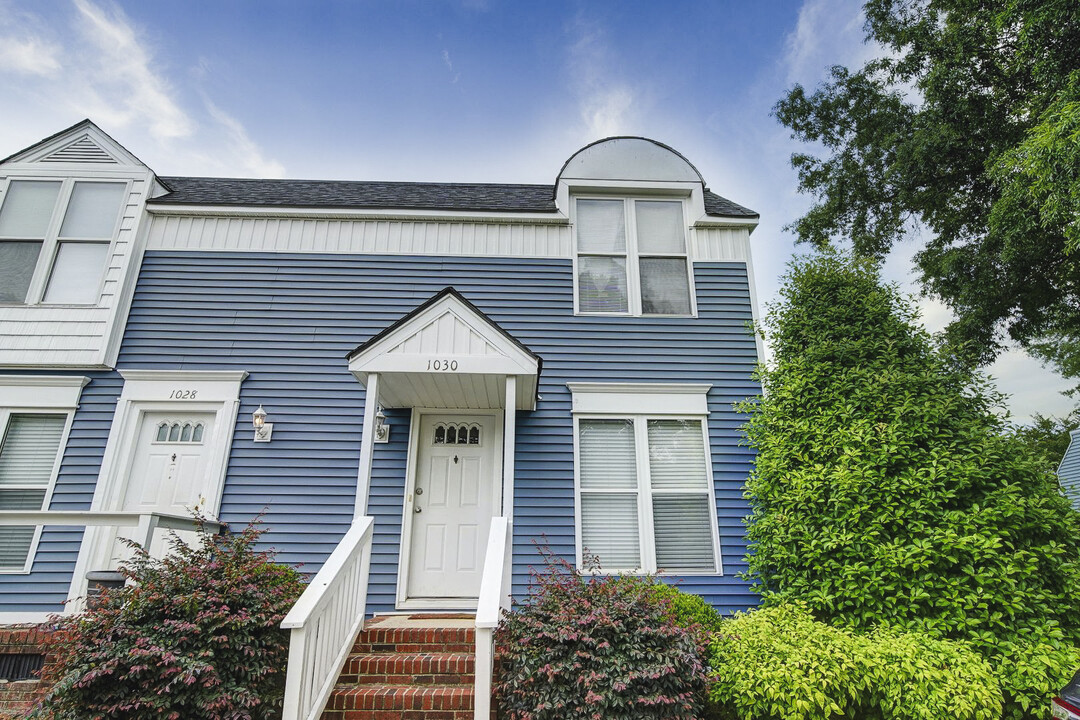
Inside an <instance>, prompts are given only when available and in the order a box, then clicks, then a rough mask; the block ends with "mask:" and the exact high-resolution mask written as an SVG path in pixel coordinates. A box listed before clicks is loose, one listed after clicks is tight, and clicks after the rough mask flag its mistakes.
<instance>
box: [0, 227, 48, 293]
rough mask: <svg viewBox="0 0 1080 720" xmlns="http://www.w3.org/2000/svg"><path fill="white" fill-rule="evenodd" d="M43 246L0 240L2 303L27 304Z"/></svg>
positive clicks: (38, 242) (39, 243) (38, 243)
mask: <svg viewBox="0 0 1080 720" xmlns="http://www.w3.org/2000/svg"><path fill="white" fill-rule="evenodd" d="M41 245H42V243H41V241H37V242H15V241H13V240H0V302H6V303H21V302H26V291H27V290H28V289H29V288H30V279H31V278H32V277H33V276H34V268H35V267H36V266H37V261H38V255H40V254H41Z"/></svg>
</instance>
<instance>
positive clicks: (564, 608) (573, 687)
mask: <svg viewBox="0 0 1080 720" xmlns="http://www.w3.org/2000/svg"><path fill="white" fill-rule="evenodd" d="M540 552H541V554H542V555H543V557H544V560H545V563H546V567H545V568H544V569H543V570H540V571H537V570H534V571H533V577H532V583H531V587H530V591H529V597H528V599H527V600H526V601H525V602H524V603H521V604H520V605H518V607H517V608H516V609H515V610H514V611H513V612H510V613H507V614H506V615H505V616H504V617H503V620H502V622H501V623H500V625H499V628H498V630H497V632H496V644H497V646H498V652H499V656H500V658H501V669H500V672H499V676H498V679H497V682H496V688H495V692H496V697H497V699H498V703H499V708H500V710H501V717H503V718H506V719H507V720H585V719H588V720H620V719H622V718H633V719H634V720H641V719H645V718H665V719H666V718H672V719H676V718H677V719H686V720H690V719H691V718H697V717H700V715H701V713H700V712H699V711H700V709H701V701H702V698H703V694H704V687H705V669H704V667H703V665H702V662H701V659H700V656H699V650H700V649H701V648H700V645H701V643H702V642H703V640H704V638H703V637H702V635H701V634H700V633H699V632H698V631H697V626H695V628H691V629H687V628H683V627H679V626H678V625H677V624H676V622H675V620H674V617H673V611H672V608H671V601H670V599H669V598H668V597H666V596H661V595H658V594H657V593H654V592H652V588H653V587H654V583H655V581H654V580H653V578H650V577H629V576H615V577H612V576H588V577H585V576H583V575H582V573H580V572H579V571H578V570H577V569H576V568H574V567H573V566H572V565H570V564H569V563H567V562H566V561H564V560H562V559H561V558H559V557H556V556H555V555H554V553H552V552H551V551H550V550H549V549H547V548H541V550H540Z"/></svg>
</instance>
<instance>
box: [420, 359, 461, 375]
mask: <svg viewBox="0 0 1080 720" xmlns="http://www.w3.org/2000/svg"><path fill="white" fill-rule="evenodd" d="M427 369H428V370H439V371H442V372H454V371H455V370H457V360H428V361H427Z"/></svg>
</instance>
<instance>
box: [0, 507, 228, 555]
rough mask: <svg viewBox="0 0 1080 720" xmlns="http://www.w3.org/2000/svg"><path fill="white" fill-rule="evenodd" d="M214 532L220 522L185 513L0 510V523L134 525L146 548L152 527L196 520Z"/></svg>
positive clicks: (191, 524) (188, 526)
mask: <svg viewBox="0 0 1080 720" xmlns="http://www.w3.org/2000/svg"><path fill="white" fill-rule="evenodd" d="M200 523H201V524H202V526H203V527H205V528H207V529H208V530H211V531H213V532H217V531H218V530H220V529H221V527H222V523H219V522H216V521H213V520H201V521H200V520H196V519H195V518H193V517H190V516H188V515H171V514H169V513H158V512H153V513H139V512H134V511H122V510H120V511H115V512H111V511H108V510H0V526H11V525H19V526H23V525H51V526H67V527H95V526H97V527H101V526H105V527H118V528H126V527H133V528H137V530H136V532H135V533H134V534H133V535H132V538H131V539H132V540H134V541H135V542H137V543H139V544H140V545H142V546H143V547H144V548H147V549H149V547H150V541H151V540H152V539H153V537H154V530H156V529H157V528H164V529H166V530H194V529H195V528H196V527H197V526H198V525H199V524H200Z"/></svg>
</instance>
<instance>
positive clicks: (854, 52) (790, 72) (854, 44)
mask: <svg viewBox="0 0 1080 720" xmlns="http://www.w3.org/2000/svg"><path fill="white" fill-rule="evenodd" d="M865 19H866V17H865V15H864V14H863V10H862V0H807V2H805V3H803V6H802V8H800V10H799V21H798V24H797V25H796V27H795V31H794V32H792V33H791V34H790V35H789V36H788V38H787V53H786V55H785V57H784V62H785V65H786V66H787V81H788V83H796V82H797V83H803V84H804V85H806V84H816V83H817V82H818V81H819V80H820V79H821V78H823V77H824V76H825V74H826V72H827V71H828V69H829V68H830V67H831V66H833V65H845V66H847V67H858V66H861V65H862V64H863V63H865V62H866V61H867V60H869V59H871V58H873V57H874V56H875V55H878V54H880V52H881V50H880V48H879V47H878V46H877V45H874V44H868V43H865V42H863V40H864V38H865V33H864V31H863V24H864V22H865Z"/></svg>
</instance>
